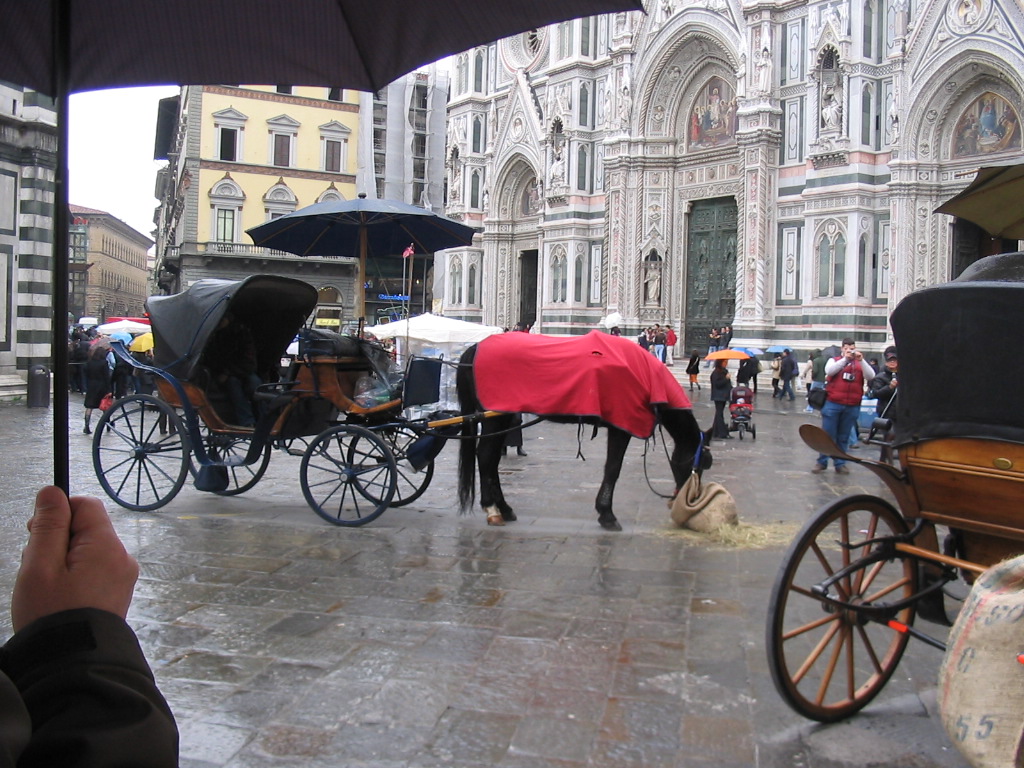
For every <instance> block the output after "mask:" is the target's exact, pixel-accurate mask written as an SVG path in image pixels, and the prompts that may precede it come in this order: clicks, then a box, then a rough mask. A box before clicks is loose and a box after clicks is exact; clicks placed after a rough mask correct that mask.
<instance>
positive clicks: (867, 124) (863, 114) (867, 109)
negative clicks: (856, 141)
mask: <svg viewBox="0 0 1024 768" xmlns="http://www.w3.org/2000/svg"><path fill="white" fill-rule="evenodd" d="M871 97H872V93H871V86H870V85H865V86H864V90H862V91H861V95H860V143H861V144H863V145H864V146H866V147H870V146H871V144H872V141H871V134H872V125H871V124H872V122H874V120H873V118H874V112H875V110H874V108H873V106H872V102H873V100H872V98H871Z"/></svg>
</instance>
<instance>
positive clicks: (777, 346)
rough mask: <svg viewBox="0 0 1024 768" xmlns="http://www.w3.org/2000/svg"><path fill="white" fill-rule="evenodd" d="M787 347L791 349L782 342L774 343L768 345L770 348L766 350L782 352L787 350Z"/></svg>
mask: <svg viewBox="0 0 1024 768" xmlns="http://www.w3.org/2000/svg"><path fill="white" fill-rule="evenodd" d="M787 349H789V347H784V346H782V345H781V344H772V345H771V346H770V347H768V349H766V350H765V352H772V353H775V352H780V353H781V352H785V351H786V350H787Z"/></svg>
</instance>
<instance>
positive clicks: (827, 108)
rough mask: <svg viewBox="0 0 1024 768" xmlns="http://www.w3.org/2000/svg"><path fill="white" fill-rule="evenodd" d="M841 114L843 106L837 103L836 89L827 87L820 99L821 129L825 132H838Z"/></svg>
mask: <svg viewBox="0 0 1024 768" xmlns="http://www.w3.org/2000/svg"><path fill="white" fill-rule="evenodd" d="M842 114H843V105H842V104H841V103H840V102H839V97H838V96H837V94H836V89H835V88H833V87H832V86H829V87H828V88H826V89H825V93H824V95H823V96H822V99H821V127H822V128H824V129H825V130H827V131H837V130H839V121H840V119H841V118H842Z"/></svg>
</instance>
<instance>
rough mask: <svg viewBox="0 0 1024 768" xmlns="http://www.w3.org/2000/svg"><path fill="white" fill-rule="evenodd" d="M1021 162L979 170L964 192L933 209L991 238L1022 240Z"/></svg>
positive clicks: (1023, 178) (1023, 167)
mask: <svg viewBox="0 0 1024 768" xmlns="http://www.w3.org/2000/svg"><path fill="white" fill-rule="evenodd" d="M1022 197H1024V163H1018V164H1016V165H996V166H989V167H985V168H979V169H978V175H977V176H975V177H974V181H972V182H971V184H970V186H968V187H967V189H965V190H964V191H963V192H961V193H960V194H959V195H956V196H955V197H953V198H951V199H949V200H947V201H946V202H945V203H943V204H942V205H940V206H939V207H938V208H936V209H935V212H936V213H948V214H949V215H950V216H956V217H957V218H959V219H966V220H967V221H969V222H971V223H972V224H977V225H978V226H979V227H981V228H982V229H984V230H985V231H986V232H988V233H989V234H990V235H991V236H992V237H1002V238H1006V239H1009V240H1024V208H1022V207H1021V205H1020V201H1021V199H1022Z"/></svg>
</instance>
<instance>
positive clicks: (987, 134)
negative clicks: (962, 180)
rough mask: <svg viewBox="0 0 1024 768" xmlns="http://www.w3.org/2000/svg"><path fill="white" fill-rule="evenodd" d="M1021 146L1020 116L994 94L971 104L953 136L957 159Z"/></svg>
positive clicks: (961, 117) (979, 98)
mask: <svg viewBox="0 0 1024 768" xmlns="http://www.w3.org/2000/svg"><path fill="white" fill-rule="evenodd" d="M1020 146H1021V143H1020V116H1019V115H1018V114H1017V111H1016V110H1015V109H1014V108H1013V107H1012V106H1011V105H1010V103H1009V102H1008V101H1007V100H1006V99H1004V98H1003V97H1002V96H999V95H997V94H995V93H992V92H991V91H988V92H986V93H983V94H982V95H981V96H979V97H978V98H977V99H975V100H974V101H973V102H972V103H971V105H970V106H969V107H968V108H967V109H966V110H965V111H964V113H963V115H961V116H960V121H959V122H958V123H957V124H956V131H954V133H953V157H954V158H956V157H972V156H975V155H989V154H992V153H994V152H1002V151H1004V150H1010V149H1020Z"/></svg>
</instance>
